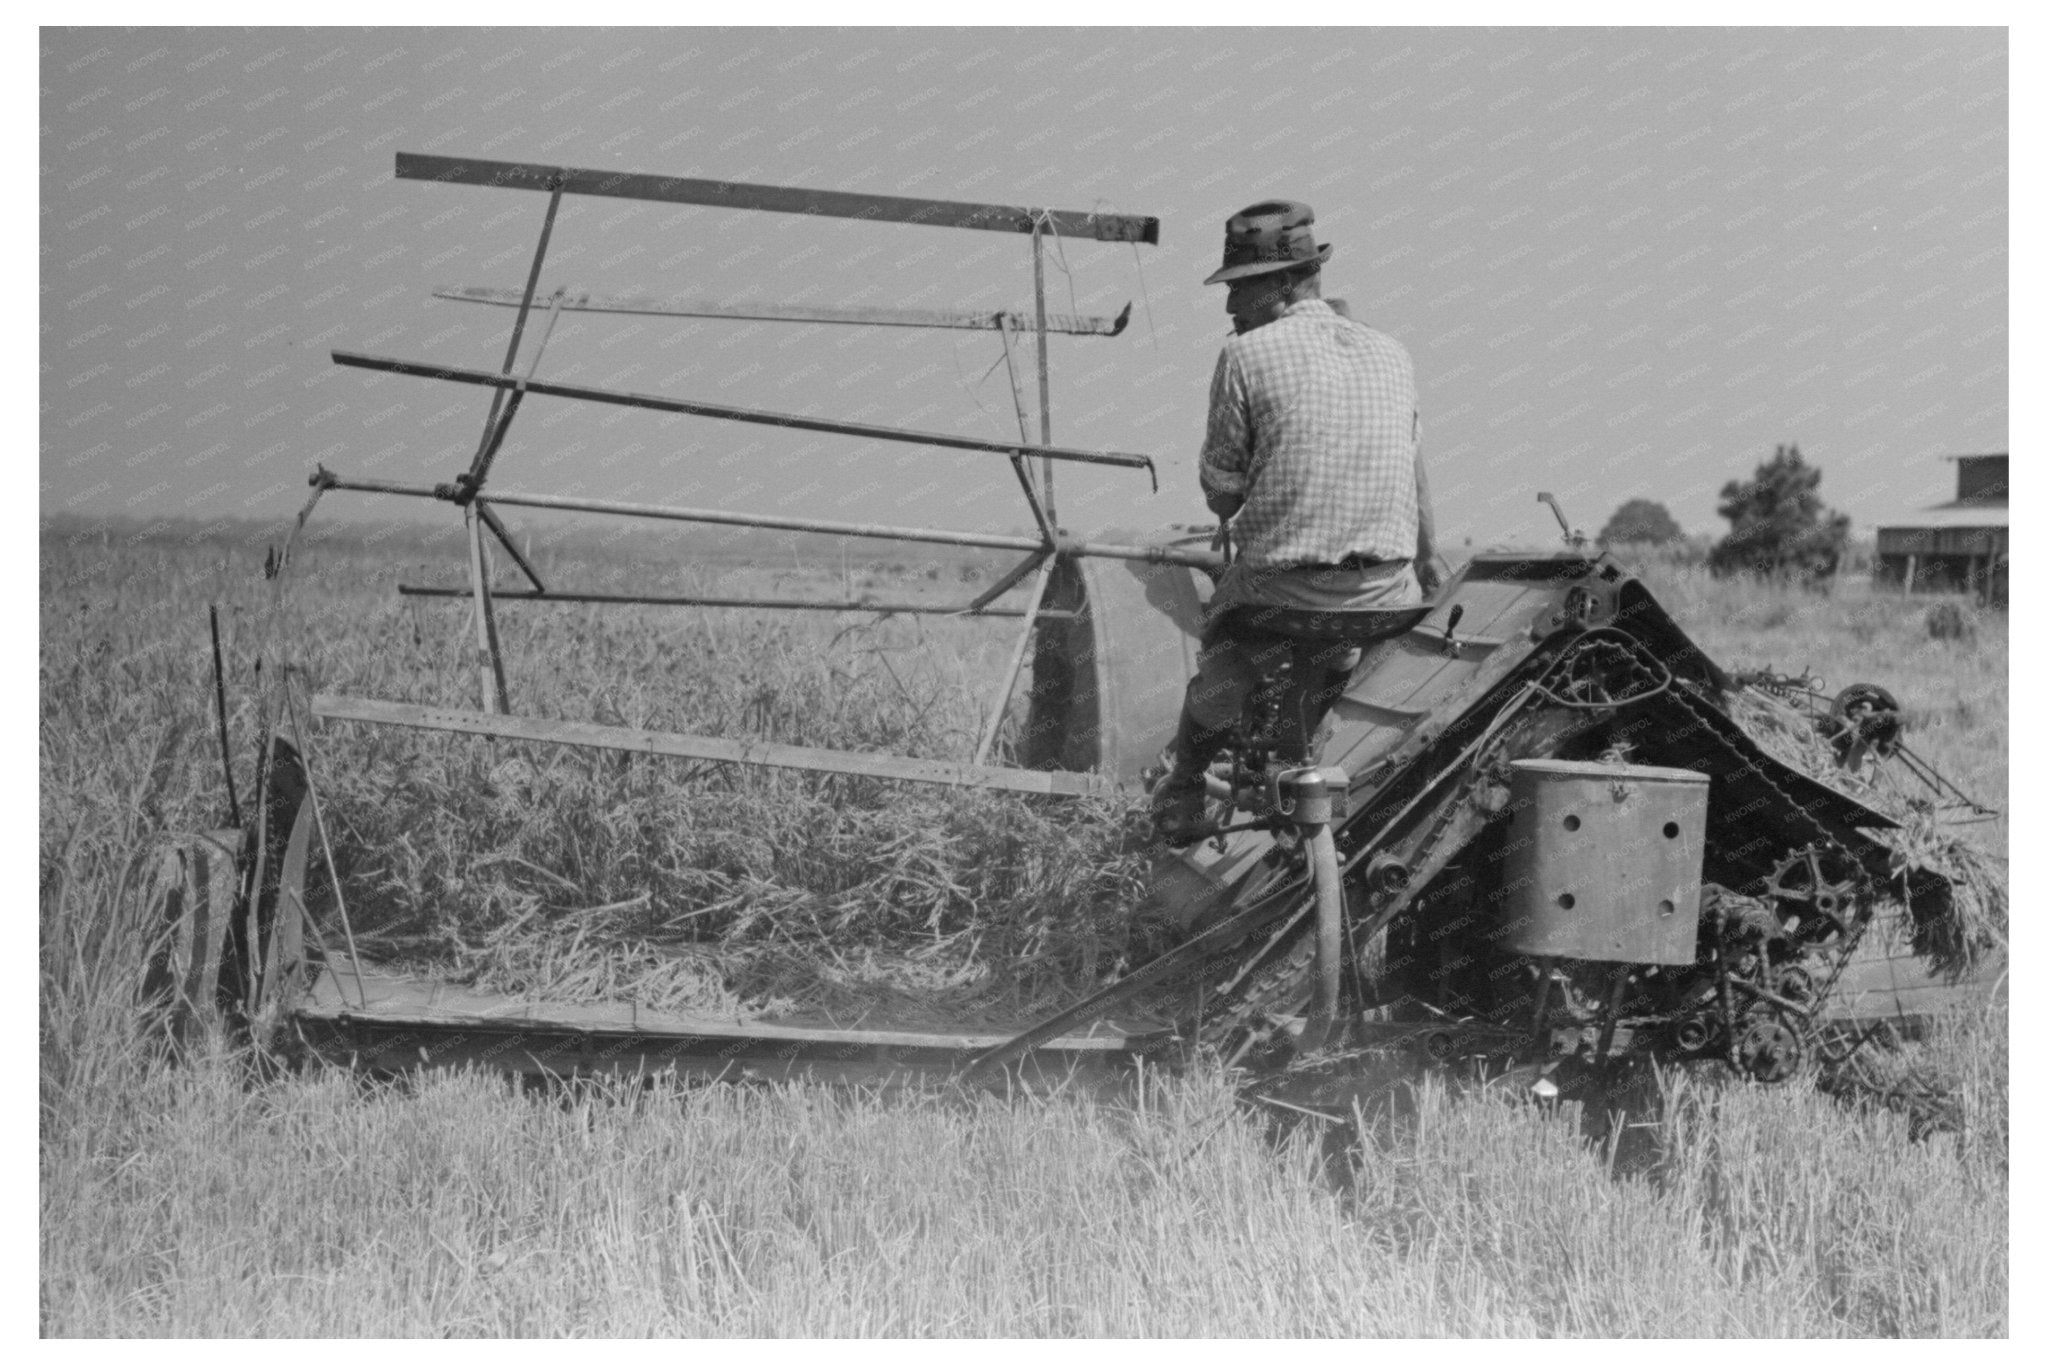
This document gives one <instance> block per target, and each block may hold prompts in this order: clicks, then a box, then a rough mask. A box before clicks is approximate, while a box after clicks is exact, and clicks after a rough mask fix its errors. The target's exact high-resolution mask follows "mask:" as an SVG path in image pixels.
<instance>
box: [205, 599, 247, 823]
mask: <svg viewBox="0 0 2048 1365" xmlns="http://www.w3.org/2000/svg"><path fill="white" fill-rule="evenodd" d="M206 625H207V628H208V629H209V630H210V631H212V633H213V719H214V727H215V728H216V729H217V730H219V731H220V770H221V772H222V774H223V775H225V776H226V778H227V783H228V823H230V824H231V825H233V826H234V827H235V828H236V829H240V828H241V827H242V803H241V801H240V800H238V799H237V798H236V796H235V761H234V758H233V757H232V751H231V749H230V747H229V745H228V685H227V670H225V669H224V668H222V667H221V662H220V608H219V607H218V606H216V605H215V604H213V603H211V602H209V603H207V604H206Z"/></svg>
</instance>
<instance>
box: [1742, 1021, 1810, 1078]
mask: <svg viewBox="0 0 2048 1365" xmlns="http://www.w3.org/2000/svg"><path fill="white" fill-rule="evenodd" d="M1730 1060H1731V1061H1733V1062H1734V1064H1735V1069H1736V1070H1737V1071H1739V1072H1741V1073H1742V1074H1743V1075H1745V1076H1747V1077H1749V1079H1751V1080H1753V1081H1757V1082H1760V1083H1761V1084H1764V1085H1777V1084H1779V1083H1780V1082H1783V1081H1789V1080H1791V1079H1792V1078H1793V1077H1794V1076H1796V1075H1798V1074H1799V1069H1800V1068H1801V1067H1802V1066H1804V1065H1805V1064H1806V1035H1805V1033H1804V1032H1803V1031H1802V1030H1800V1029H1799V1028H1797V1027H1795V1026H1794V1025H1793V1024H1792V1023H1790V1022H1789V1021H1787V1020H1785V1019H1783V1018H1780V1017H1779V1016H1778V1015H1777V1014H1776V1013H1775V1012H1771V1011H1764V1012H1760V1013H1757V1014H1752V1015H1750V1016H1749V1017H1748V1019H1747V1020H1746V1021H1744V1022H1743V1023H1742V1025H1741V1028H1740V1032H1739V1033H1738V1035H1737V1037H1736V1039H1735V1051H1734V1053H1733V1055H1732V1056H1731V1058H1730Z"/></svg>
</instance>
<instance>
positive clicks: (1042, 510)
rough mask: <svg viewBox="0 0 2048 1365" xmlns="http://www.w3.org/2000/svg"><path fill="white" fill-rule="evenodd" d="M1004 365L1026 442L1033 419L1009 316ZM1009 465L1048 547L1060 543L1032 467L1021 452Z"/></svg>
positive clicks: (1021, 433)
mask: <svg viewBox="0 0 2048 1365" xmlns="http://www.w3.org/2000/svg"><path fill="white" fill-rule="evenodd" d="M1003 365H1004V367H1005V368H1007V369H1008V370H1009V372H1010V401H1011V402H1012V403H1014V404H1016V407H1017V431H1018V434H1019V435H1021V436H1022V437H1023V438H1024V439H1025V440H1026V441H1029V440H1030V439H1031V422H1030V419H1029V418H1027V417H1025V415H1024V395H1023V394H1022V393H1021V392H1020V391H1019V390H1018V388H1017V366H1016V364H1015V363H1014V362H1013V361H1012V359H1011V356H1010V327H1009V321H1008V319H1004V322H1003ZM1010 468H1011V469H1012V470H1013V471H1014V472H1015V473H1016V475H1017V485H1018V487H1020V488H1022V489H1023V490H1024V501H1025V502H1027V503H1029V504H1030V506H1031V517H1032V519H1033V520H1034V521H1036V522H1037V523H1038V533H1039V534H1040V535H1042V536H1044V537H1045V543H1046V544H1047V545H1048V546H1056V545H1058V544H1059V539H1060V533H1059V531H1058V529H1057V528H1056V527H1055V526H1054V525H1053V520H1052V512H1051V509H1049V508H1048V507H1047V506H1046V505H1045V503H1044V501H1043V500H1041V499H1040V498H1039V496H1038V486H1037V485H1036V484H1034V483H1032V482H1031V468H1030V466H1029V465H1028V464H1026V463H1025V461H1024V457H1023V456H1021V455H1012V456H1011V457H1010Z"/></svg>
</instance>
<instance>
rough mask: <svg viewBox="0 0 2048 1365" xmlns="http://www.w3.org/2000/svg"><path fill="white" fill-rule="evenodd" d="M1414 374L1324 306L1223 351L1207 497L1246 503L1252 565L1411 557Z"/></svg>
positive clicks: (1309, 307) (1240, 537)
mask: <svg viewBox="0 0 2048 1365" xmlns="http://www.w3.org/2000/svg"><path fill="white" fill-rule="evenodd" d="M1421 424H1422V419H1421V416H1420V414H1419V412H1418V410H1417V408H1416V402H1415V366H1414V363H1413V362H1412V361H1410V360H1409V358H1408V352H1407V350H1406V349H1404V348H1403V347H1402V345H1401V343H1400V342H1398V341H1396V340H1394V339H1393V338H1392V337H1390V336H1387V335H1386V334H1385V333H1383V332H1376V331H1374V330H1373V329H1372V328H1370V327H1367V326H1365V325H1364V324H1363V323H1358V322H1353V321H1351V320H1350V319H1349V318H1346V317H1343V316H1341V315H1340V314H1338V313H1337V312H1336V311H1335V310H1334V309H1332V308H1331V307H1330V305H1329V304H1327V303H1324V302H1323V301H1322V300H1321V299H1303V300H1301V301H1300V302H1297V303H1292V304H1289V305H1288V307H1287V311H1286V312H1285V313H1283V314H1281V315H1280V317H1279V318H1277V319H1275V320H1274V321H1272V322H1269V323H1267V324H1266V325H1265V326H1263V327H1259V328H1256V329H1254V330H1252V331H1250V332H1246V333H1243V334H1241V335H1239V336H1233V337H1231V338H1230V339H1229V340H1227V341H1225V342H1224V343H1223V354H1222V355H1220V356H1218V357H1217V359H1216V374H1215V377H1214V378H1213V379H1212V380H1211V381H1210V383H1209V433H1208V437H1207V439H1206V440H1204V441H1203V443H1202V488H1203V490H1204V491H1206V492H1214V493H1234V494H1237V495H1239V496H1240V497H1242V498H1243V499H1244V506H1243V507H1242V508H1241V509H1239V511H1238V513H1237V516H1236V518H1235V520H1233V521H1232V522H1231V537H1232V539H1233V540H1234V542H1235V543H1236V545H1237V551H1238V556H1239V559H1240V562H1242V563H1243V564H1245V565H1247V566H1266V567H1281V566H1287V565H1296V564H1335V563H1337V562H1338V561H1340V560H1342V559H1344V558H1346V557H1347V556H1349V555H1354V554H1356V555H1366V556H1370V557H1373V558H1376V559H1386V560H1392V559H1412V558H1413V557H1414V555H1415V533H1416V517H1417V512H1416V489H1415V450H1416V442H1417V440H1418V438H1419V436H1420V433H1421Z"/></svg>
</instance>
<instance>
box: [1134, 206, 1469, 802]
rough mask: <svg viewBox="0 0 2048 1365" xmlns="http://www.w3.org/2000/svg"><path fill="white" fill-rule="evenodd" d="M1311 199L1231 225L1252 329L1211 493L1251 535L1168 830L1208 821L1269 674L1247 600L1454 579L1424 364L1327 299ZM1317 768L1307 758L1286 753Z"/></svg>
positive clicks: (1411, 600)
mask: <svg viewBox="0 0 2048 1365" xmlns="http://www.w3.org/2000/svg"><path fill="white" fill-rule="evenodd" d="M1314 223H1315V213H1314V211H1313V210H1311V209H1310V208H1309V206H1308V205H1306V204H1301V203H1294V202H1289V201H1285V200H1272V201H1268V202H1265V203H1259V204H1253V205H1252V206H1251V207H1250V208H1247V209H1245V210H1244V211H1243V212H1241V213H1239V214H1237V215H1236V216H1234V217H1232V218H1231V219H1230V220H1229V222H1227V223H1226V224H1225V225H1224V229H1223V267H1222V269H1220V270H1218V271H1216V272H1215V273H1214V274H1212V275H1210V276H1209V278H1208V279H1206V280H1204V281H1202V283H1204V284H1226V285H1228V286H1229V292H1228V294H1227V296H1226V299H1225V303H1224V307H1225V308H1226V309H1227V310H1228V311H1229V313H1230V316H1231V318H1232V319H1233V320H1234V321H1235V323H1236V329H1237V331H1236V335H1235V336H1232V337H1230V338H1229V339H1227V340H1226V341H1225V342H1224V343H1223V354H1222V355H1221V356H1219V357H1218V358H1217V361H1216V373H1215V376H1214V378H1213V379H1212V380H1211V381H1210V384H1209V429H1208V435H1207V438H1206V439H1205V440H1204V442H1203V444H1202V461H1201V479H1202V493H1203V495H1204V497H1205V498H1206V499H1207V500H1208V503H1209V510H1210V511H1212V512H1214V513H1216V515H1217V516H1218V517H1221V518H1223V520H1224V522H1225V524H1226V526H1227V527H1228V528H1229V530H1230V532H1231V534H1232V538H1233V539H1234V541H1235V544H1236V550H1237V555H1236V559H1235V561H1234V562H1233V563H1232V564H1231V565H1230V567H1229V568H1228V569H1227V570H1226V571H1225V573H1224V575H1223V578H1222V580H1221V582H1219V583H1218V584H1217V588H1216V593H1215V595H1214V596H1213V597H1212V598H1211V599H1210V603H1209V608H1208V612H1207V615H1206V617H1205V623H1204V627H1203V632H1202V650H1201V653H1200V655H1199V656H1198V658H1197V661H1196V673H1195V677H1194V678H1193V679H1192V680H1191V681H1190V682H1189V683H1188V691H1187V699H1186V702H1185V704H1184V705H1183V707H1182V710H1181V718H1180V729H1179V732H1178V734H1177V735H1176V736H1175V738H1174V743H1173V766H1172V768H1171V769H1170V770H1169V771H1168V773H1167V774H1166V776H1165V777H1164V778H1163V779H1162V780H1161V782H1160V784H1159V786H1158V788H1157V789H1156V790H1155V791H1154V793H1153V811H1154V814H1155V817H1156V820H1157V823H1158V825H1159V827H1160V829H1161V831H1162V832H1163V833H1166V834H1168V835H1169V836H1171V835H1172V834H1174V833H1176V832H1179V831H1182V830H1185V829H1187V828H1188V827H1190V826H1192V825H1195V824H1197V823H1199V821H1200V820H1201V816H1202V810H1203V788H1204V783H1203V777H1204V774H1205V773H1206V772H1207V771H1208V768H1209V764H1210V763H1211V762H1212V761H1213V760H1214V759H1215V758H1216V756H1217V753H1218V751H1219V750H1220V749H1221V748H1222V746H1223V744H1224V741H1225V740H1226V739H1227V737H1228V736H1229V733H1230V729H1231V727H1232V726H1233V725H1234V724H1235V723H1236V721H1237V717H1238V713H1239V711H1241V710H1242V709H1243V707H1244V704H1245V702H1246V700H1247V699H1248V698H1249V697H1250V695H1251V692H1252V690H1253V688H1254V686H1255V684H1256V682H1257V668H1258V665H1259V657H1258V651H1259V650H1260V649H1262V648H1267V649H1270V648H1271V646H1272V637H1271V636H1270V634H1264V633H1262V632H1259V631H1257V630H1256V629H1255V628H1252V627H1251V626H1250V624H1249V623H1248V621H1247V618H1248V617H1252V616H1256V613H1244V612H1236V611H1233V609H1234V608H1240V607H1279V608H1299V609H1307V610H1310V611H1322V612H1352V611H1380V610H1389V609H1393V608H1399V607H1410V606H1419V605H1420V604H1421V603H1422V601H1423V600H1424V598H1425V597H1426V596H1428V595H1430V594H1433V593H1434V592H1435V591H1436V589H1437V587H1438V586H1439V585H1440V580H1439V578H1438V576H1437V572H1436V569H1435V566H1434V564H1433V563H1432V561H1433V559H1434V557H1435V527H1434V524H1433V518H1432V516H1431V512H1430V506H1429V489H1428V485H1427V484H1426V483H1425V481H1424V479H1423V474H1422V460H1421V452H1420V448H1419V436H1420V428H1421V419H1420V416H1419V414H1418V411H1417V408H1416V401H1415V369H1414V365H1413V363H1412V362H1411V361H1410V360H1409V358H1408V352H1407V351H1406V350H1405V349H1404V348H1403V347H1402V346H1401V344H1400V343H1399V342H1397V341H1395V340H1394V339H1393V338H1392V337H1389V336H1387V335H1385V334H1384V333H1381V332H1377V331H1374V330H1373V329H1372V328H1370V327H1367V326H1365V325H1363V324H1362V323H1358V322H1354V321H1352V320H1351V318H1350V317H1349V314H1348V312H1347V311H1345V310H1343V309H1342V308H1341V305H1340V306H1338V307H1333V306H1332V305H1331V304H1328V303H1325V302H1323V299H1322V264H1323V262H1324V261H1327V260H1328V259H1329V258H1330V253H1331V251H1332V248H1331V247H1330V246H1328V245H1324V246H1321V247H1318V246H1317V245H1316V242H1315V236H1314V234H1313V233H1312V232H1311V231H1310V229H1311V227H1312V226H1313V224H1314ZM1282 757H1283V758H1285V759H1287V760H1290V761H1306V758H1307V755H1306V754H1305V753H1298V752H1297V753H1284V754H1283V755H1282Z"/></svg>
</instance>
